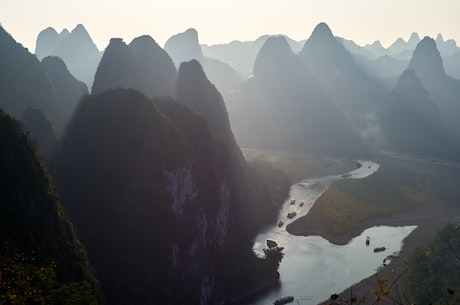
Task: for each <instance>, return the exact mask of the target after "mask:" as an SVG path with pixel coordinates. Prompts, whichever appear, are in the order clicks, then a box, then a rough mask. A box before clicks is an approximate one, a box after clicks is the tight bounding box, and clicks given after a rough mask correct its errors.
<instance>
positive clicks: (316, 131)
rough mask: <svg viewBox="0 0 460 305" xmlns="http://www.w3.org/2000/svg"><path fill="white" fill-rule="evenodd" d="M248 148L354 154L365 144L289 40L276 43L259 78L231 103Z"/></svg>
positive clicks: (261, 58)
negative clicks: (295, 51)
mask: <svg viewBox="0 0 460 305" xmlns="http://www.w3.org/2000/svg"><path fill="white" fill-rule="evenodd" d="M227 105H228V107H229V112H230V114H231V116H230V117H231V119H232V122H233V123H232V125H233V128H234V131H235V134H236V137H237V139H238V142H239V143H240V145H242V146H243V147H252V148H265V149H276V150H291V151H307V152H310V153H332V154H334V153H343V154H346V155H348V154H353V153H354V152H356V151H359V150H361V149H362V147H361V145H362V141H361V140H360V139H359V137H358V136H357V134H356V133H355V132H354V131H353V129H352V127H351V125H350V124H349V123H348V122H347V120H346V119H345V118H344V116H343V115H342V114H341V112H340V111H339V110H338V109H337V107H336V106H335V104H334V103H333V102H332V101H331V99H329V98H328V97H327V96H326V95H325V94H324V92H323V91H322V89H321V87H320V86H319V85H318V82H317V81H316V80H315V79H314V78H313V77H312V75H311V74H310V72H309V71H308V69H307V68H306V67H305V66H304V65H303V64H302V62H301V61H300V60H299V58H298V57H297V56H295V55H294V54H293V53H292V51H291V49H290V48H289V45H288V44H287V42H286V39H285V38H284V37H271V38H269V39H268V40H267V41H266V42H265V44H264V46H263V47H262V48H261V50H260V52H259V55H258V56H257V59H256V61H255V64H254V77H253V78H251V79H249V80H248V81H246V82H245V83H244V84H243V85H242V86H241V87H240V90H239V91H237V92H236V93H235V94H233V95H232V97H231V100H229V102H228V103H227Z"/></svg>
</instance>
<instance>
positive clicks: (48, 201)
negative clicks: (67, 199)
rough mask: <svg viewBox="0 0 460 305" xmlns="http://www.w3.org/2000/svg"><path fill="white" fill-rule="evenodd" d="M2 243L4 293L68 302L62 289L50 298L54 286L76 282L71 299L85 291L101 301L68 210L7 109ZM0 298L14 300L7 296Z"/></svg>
mask: <svg viewBox="0 0 460 305" xmlns="http://www.w3.org/2000/svg"><path fill="white" fill-rule="evenodd" d="M0 245H1V246H0V247H1V248H0V264H1V267H2V268H1V289H2V293H0V294H1V295H2V296H3V297H4V298H9V297H12V298H14V297H16V296H17V297H20V294H22V297H23V298H24V297H31V298H33V299H34V300H35V299H36V300H38V299H46V303H47V304H63V303H66V304H69V303H70V301H69V303H67V299H66V298H65V297H64V296H59V293H56V294H54V296H55V297H52V296H51V294H52V292H51V291H50V289H51V288H52V290H53V291H54V290H56V289H58V290H59V289H63V290H66V291H68V290H67V289H70V287H72V290H74V292H72V293H71V294H69V298H72V299H73V298H75V297H78V296H81V297H83V296H84V297H85V298H87V300H88V304H96V303H97V300H98V297H97V294H98V284H97V281H96V279H95V278H94V276H93V274H92V272H91V270H90V267H89V263H88V260H87V257H86V252H85V248H84V247H83V245H82V244H81V243H80V242H79V241H78V240H77V237H76V234H75V232H74V230H73V227H72V225H71V224H70V222H69V221H68V220H67V218H66V216H65V214H64V211H63V209H62V206H61V205H60V203H59V200H58V198H57V195H56V193H55V191H54V187H53V185H52V181H51V178H50V176H49V175H48V173H47V171H46V170H45V168H44V166H43V163H42V161H41V159H40V157H39V156H38V154H37V152H36V150H35V147H34V146H33V145H32V143H31V141H30V139H29V137H28V135H27V133H26V132H24V131H23V129H22V128H21V127H20V125H19V123H18V122H17V121H15V120H14V119H12V118H11V117H10V116H9V115H7V114H5V113H4V112H0ZM18 287H23V289H24V291H23V290H22V288H21V289H18ZM27 287H29V288H30V293H29V292H28V291H29V290H27V289H29V288H27ZM66 287H67V288H66ZM26 288H27V289H26ZM19 290H21V291H19ZM16 292H17V293H16ZM62 298H64V299H62ZM69 300H70V299H69ZM2 301H4V302H6V304H10V303H9V301H8V299H2ZM39 304H40V303H39Z"/></svg>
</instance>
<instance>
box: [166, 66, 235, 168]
mask: <svg viewBox="0 0 460 305" xmlns="http://www.w3.org/2000/svg"><path fill="white" fill-rule="evenodd" d="M175 96H176V98H177V100H178V101H180V102H181V103H183V104H184V105H187V106H188V107H190V108H191V109H193V110H194V111H196V112H197V113H198V114H199V115H200V116H201V117H202V118H203V119H204V120H205V121H206V122H207V123H208V125H209V128H210V130H211V131H212V132H213V133H214V135H215V136H216V137H217V138H219V139H220V140H221V141H222V142H223V143H224V144H225V145H226V147H227V149H228V150H229V151H231V152H232V154H236V155H238V158H240V159H242V155H241V151H240V149H239V147H238V145H237V144H236V141H235V138H234V137H233V133H232V130H231V128H230V121H229V118H228V114H227V109H226V107H225V104H224V100H223V98H222V95H221V94H220V93H219V91H218V90H217V89H216V87H215V86H214V85H213V84H212V83H211V82H210V81H209V80H208V78H207V77H206V74H205V73H204V71H203V69H202V67H201V65H200V63H199V62H198V61H196V60H191V61H189V62H182V63H181V65H180V68H179V74H178V77H177V83H176V95H175Z"/></svg>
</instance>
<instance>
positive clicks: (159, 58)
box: [92, 36, 177, 97]
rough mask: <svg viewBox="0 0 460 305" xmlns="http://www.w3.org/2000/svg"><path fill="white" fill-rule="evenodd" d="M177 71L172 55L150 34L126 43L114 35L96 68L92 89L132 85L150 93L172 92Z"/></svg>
mask: <svg viewBox="0 0 460 305" xmlns="http://www.w3.org/2000/svg"><path fill="white" fill-rule="evenodd" d="M176 77H177V72H176V68H175V67H174V64H173V62H172V60H171V58H170V57H169V55H168V54H167V53H166V52H165V51H164V50H163V49H161V47H160V46H159V45H158V44H157V43H156V42H155V41H154V40H153V39H152V38H151V37H150V36H140V37H137V38H135V39H134V40H133V41H132V42H131V43H130V44H129V45H126V44H125V43H124V42H123V40H122V39H120V38H112V39H111V40H110V43H109V45H108V46H107V48H106V50H105V52H104V55H103V57H102V60H101V62H100V63H99V67H98V69H97V72H96V76H95V79H94V84H93V88H92V93H93V94H94V93H101V92H103V91H105V90H107V89H114V88H117V87H121V88H133V89H138V90H140V91H142V92H143V93H144V94H146V95H147V96H149V97H155V96H160V95H172V94H173V88H174V83H175V81H176Z"/></svg>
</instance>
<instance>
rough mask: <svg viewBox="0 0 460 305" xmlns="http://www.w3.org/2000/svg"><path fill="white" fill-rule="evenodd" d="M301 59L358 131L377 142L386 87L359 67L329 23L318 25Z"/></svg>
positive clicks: (369, 140) (303, 50)
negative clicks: (375, 113)
mask: <svg viewBox="0 0 460 305" xmlns="http://www.w3.org/2000/svg"><path fill="white" fill-rule="evenodd" d="M299 57H300V59H301V60H302V61H303V62H304V63H305V65H306V66H307V67H308V69H309V70H310V71H311V73H312V75H313V76H314V77H315V78H316V79H318V81H319V83H320V85H321V87H322V88H323V90H324V91H325V92H326V93H327V94H328V96H329V97H330V98H331V99H332V100H333V101H334V103H335V105H336V106H337V108H338V109H339V110H340V111H341V112H342V113H343V115H344V116H345V117H346V118H347V120H348V121H349V122H350V124H352V126H353V128H354V130H355V131H356V132H359V133H361V136H362V137H363V138H366V139H367V141H368V142H370V143H371V142H372V141H374V140H375V139H373V138H374V137H377V136H378V135H377V134H375V130H377V129H378V127H377V126H375V124H376V121H375V120H374V119H373V111H374V109H375V106H376V105H377V104H378V103H379V101H381V100H382V99H383V96H384V91H383V88H382V87H381V85H380V84H379V82H378V81H377V80H376V79H375V78H373V77H371V76H370V75H368V74H366V73H365V72H364V71H363V70H362V69H361V68H360V67H359V66H358V64H357V63H356V62H355V61H354V59H353V57H352V55H351V54H350V53H349V52H348V51H347V50H346V49H345V47H344V46H343V45H342V44H341V43H340V42H338V41H337V39H335V37H334V36H333V34H332V31H331V30H330V28H329V27H328V26H327V24H325V23H320V24H318V25H317V26H316V28H315V29H314V30H313V32H312V34H311V36H310V38H309V39H308V40H307V41H306V42H305V45H304V48H303V49H302V51H301V52H300V53H299Z"/></svg>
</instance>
